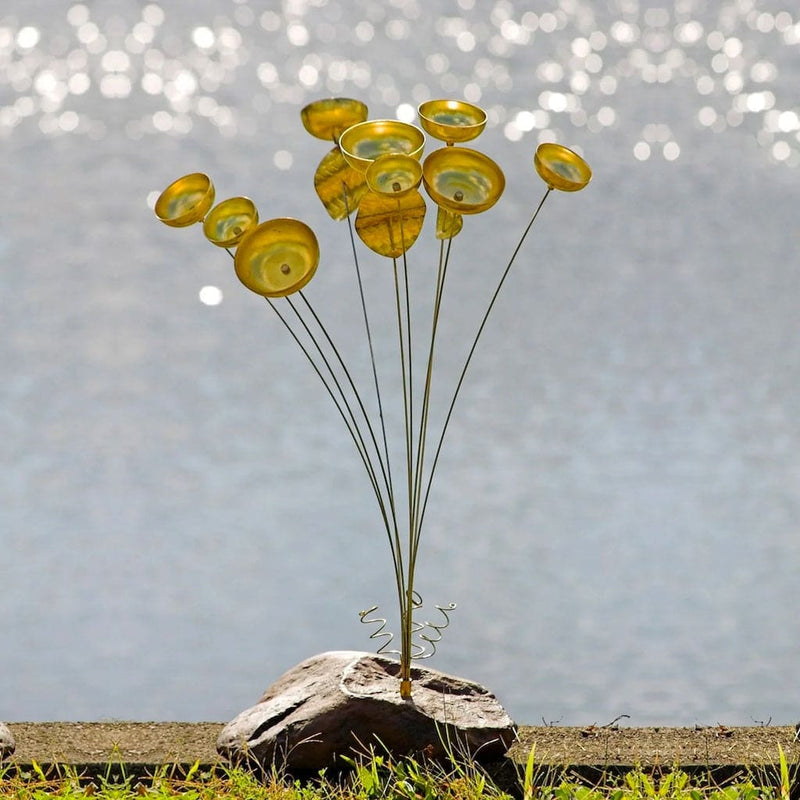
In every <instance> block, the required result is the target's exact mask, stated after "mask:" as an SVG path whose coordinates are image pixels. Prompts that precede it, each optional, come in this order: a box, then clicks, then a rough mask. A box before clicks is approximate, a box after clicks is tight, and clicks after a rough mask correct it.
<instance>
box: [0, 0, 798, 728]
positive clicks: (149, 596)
mask: <svg viewBox="0 0 800 800" xmlns="http://www.w3.org/2000/svg"><path fill="white" fill-rule="evenodd" d="M799 42H800V17H799V16H798V13H797V8H796V7H795V6H793V4H791V3H788V2H786V1H785V0H735V1H734V2H722V3H705V2H701V0H675V2H662V3H658V2H637V0H611V2H608V3H605V2H604V3H593V2H588V0H541V2H531V3H516V2H508V0H490V2H483V0H458V2H456V0H424V1H423V0H392V1H390V2H373V1H372V0H360V1H359V2H353V3H349V2H348V3H345V2H343V0H341V1H340V0H284V2H282V3H277V2H275V3H266V2H262V3H258V2H254V0H240V1H238V2H233V1H232V0H214V2H211V1H210V0H195V1H194V2H192V3H182V4H177V3H168V2H162V3H143V2H142V3H140V2H132V0H116V2H115V1H114V0H97V2H91V3H86V4H71V3H63V2H58V0H51V1H50V2H45V1H44V0H5V2H4V3H3V5H2V9H0V153H1V154H2V157H1V158H0V179H2V185H3V187H4V188H3V191H2V193H0V257H1V258H2V269H1V270H0V302H2V314H1V315H0V364H1V365H2V374H3V380H2V382H1V383H0V459H1V460H0V598H2V603H0V606H1V608H2V612H1V613H0V643H1V644H0V686H1V687H2V689H0V719H2V718H4V719H10V720H21V719H25V720H33V721H36V720H77V719H89V720H97V719H109V718H116V719H130V720H186V721H196V720H227V719H229V718H231V717H232V716H233V715H235V714H236V713H238V711H239V710H241V709H242V708H244V707H246V706H248V705H250V704H251V703H253V702H255V700H256V699H257V698H258V696H259V695H260V693H261V691H262V690H263V689H264V688H265V687H266V686H267V685H268V684H269V683H271V682H272V680H274V679H275V678H276V677H277V676H278V675H279V674H280V673H282V672H283V671H284V670H286V669H288V668H289V667H291V666H293V665H294V664H296V663H297V662H299V661H300V660H302V659H303V658H306V657H307V656H310V655H313V654H314V653H318V652H321V651H323V650H328V649H351V648H352V649H370V644H371V643H370V642H369V641H368V639H367V634H368V631H366V630H365V628H364V627H363V626H361V625H360V624H359V622H358V616H357V612H358V611H359V610H361V609H363V608H365V607H367V606H370V605H372V604H374V603H379V604H380V605H381V607H382V608H383V609H384V610H385V611H386V612H387V615H388V616H389V617H390V620H391V624H392V627H396V623H395V622H394V618H395V611H394V601H393V596H392V590H391V586H392V573H391V567H390V558H389V548H388V546H387V542H386V539H385V535H384V534H383V533H382V530H381V523H380V517H379V515H378V511H377V507H376V506H375V503H374V498H373V496H372V495H371V492H370V489H369V485H368V482H367V480H366V477H365V475H364V474H363V469H362V466H361V464H360V462H359V460H358V457H357V455H356V452H355V449H354V448H353V446H352V443H351V441H350V440H349V439H348V437H347V435H346V432H345V430H344V428H343V426H342V424H341V420H340V419H339V418H338V416H337V414H336V412H335V410H334V409H333V406H332V405H331V403H330V401H329V398H328V397H327V396H326V395H325V394H324V392H323V391H322V389H321V386H319V385H318V384H317V378H316V376H315V375H314V374H313V372H312V371H311V370H310V369H309V367H308V365H307V364H306V363H305V362H304V361H303V360H302V358H301V357H300V354H299V353H298V352H296V347H295V345H294V343H293V342H292V341H291V340H290V338H289V337H288V335H286V332H285V331H284V330H283V329H282V328H281V326H280V324H279V322H278V321H277V319H276V318H275V317H274V315H272V314H271V313H270V312H269V309H268V308H267V307H266V305H265V304H264V302H263V300H260V299H259V298H258V297H257V296H256V295H254V294H251V293H249V292H248V291H247V290H246V289H244V287H242V286H241V284H239V283H238V281H237V279H236V277H235V274H234V272H233V270H232V268H231V262H230V259H229V257H228V255H227V254H226V253H225V252H224V251H222V250H218V249H216V248H214V247H213V246H211V245H210V244H209V243H207V242H206V241H205V239H204V238H203V236H202V232H201V231H200V229H199V228H189V229H184V230H174V229H168V228H166V227H164V226H162V225H160V224H159V223H158V222H157V221H156V219H155V217H154V216H153V211H152V205H153V203H154V201H155V197H156V196H157V195H158V193H159V192H160V191H161V189H163V188H164V187H165V186H166V185H167V184H168V183H170V182H171V181H172V180H174V179H175V178H177V177H178V176H180V175H182V174H185V173H188V172H193V171H198V170H199V171H204V172H207V173H208V174H209V175H210V176H211V177H212V179H213V181H214V182H215V184H216V187H217V197H218V198H219V199H222V198H224V197H228V196H231V195H237V194H244V195H248V196H250V197H252V198H253V199H254V200H255V202H256V204H257V205H258V207H259V210H260V213H261V218H262V219H269V218H270V217H279V216H295V217H298V218H300V219H303V220H304V221H305V222H307V223H308V224H309V225H311V226H312V228H313V229H314V230H315V232H316V234H317V237H318V239H319V241H320V246H321V250H322V260H321V265H320V268H319V271H318V273H317V276H316V277H315V278H314V281H313V282H312V283H311V284H309V287H308V289H307V290H306V293H307V295H308V297H309V298H310V299H311V300H312V302H314V304H315V306H316V307H317V308H318V309H319V310H320V312H321V314H322V316H323V317H324V318H325V320H326V321H327V322H328V324H329V327H330V328H331V331H332V333H333V334H334V336H335V338H336V340H337V342H339V343H340V345H341V348H342V350H343V351H344V352H345V353H346V354H347V355H348V358H349V359H350V360H351V363H352V364H353V369H354V372H355V373H356V375H357V377H358V380H359V381H361V382H364V383H365V385H366V386H369V380H370V372H369V368H368V362H367V359H366V348H365V344H364V337H363V331H362V328H361V325H360V323H359V316H358V314H359V306H358V302H357V294H356V284H355V277H354V272H353V267H352V257H351V252H350V242H349V238H348V233H347V226H346V224H345V223H335V222H333V221H332V220H331V219H329V218H328V216H327V215H326V213H325V211H324V209H323V208H322V206H321V205H320V203H319V201H318V200H317V198H316V196H315V195H314V190H313V185H312V179H313V175H314V171H315V169H316V166H317V164H318V162H319V161H320V159H321V158H322V156H323V155H324V154H325V153H326V152H327V151H328V149H329V147H328V145H326V144H325V143H324V142H321V141H319V140H316V139H313V138H312V137H310V136H309V135H308V134H306V133H305V131H304V130H303V128H302V125H301V122H300V117H299V111H300V109H301V108H302V107H303V106H304V105H305V104H306V103H308V102H310V101H312V100H315V99H318V98H321V97H325V96H336V95H343V96H351V97H356V98H358V99H361V100H363V101H364V102H366V103H367V104H368V106H369V109H370V116H371V117H373V118H380V117H395V116H398V117H400V118H403V119H409V120H410V119H412V118H413V113H414V110H415V108H416V106H417V105H418V104H419V103H420V102H422V101H424V100H426V99H429V98H434V97H456V98H463V99H467V100H469V101H471V102H475V103H478V104H479V105H481V106H482V107H483V108H485V109H486V111H487V113H488V116H489V123H488V125H487V129H486V131H485V132H484V133H483V134H482V136H481V138H480V139H478V140H476V142H475V143H474V145H475V147H477V149H479V150H482V151H483V152H485V153H487V154H488V155H490V156H491V157H492V158H494V159H495V160H496V161H497V162H498V163H499V164H500V166H501V167H502V168H503V170H504V171H505V174H506V177H507V188H506V192H505V195H504V196H503V198H502V199H501V200H500V202H499V203H498V204H497V205H496V206H495V207H494V208H493V209H491V210H490V211H488V212H486V213H485V214H483V215H480V216H476V217H472V218H468V219H466V220H465V225H464V230H463V232H462V233H461V234H460V235H459V236H458V237H457V238H456V239H455V240H454V242H453V251H452V255H451V270H450V274H449V276H448V286H447V295H446V298H445V302H444V308H443V318H442V323H441V324H442V328H441V331H440V337H441V338H440V343H441V349H440V357H439V361H438V363H437V367H436V369H437V372H436V383H435V399H434V407H433V411H432V424H433V425H434V427H435V426H436V425H438V424H441V417H442V413H443V411H444V409H445V408H446V401H447V400H448V399H449V392H450V391H452V387H453V382H454V380H455V377H456V376H457V373H458V369H459V368H460V366H461V364H462V363H463V359H464V357H465V355H466V351H467V347H468V345H469V342H470V341H471V339H472V336H473V335H474V332H475V330H476V327H477V322H478V319H479V315H480V314H481V313H482V312H483V310H484V308H485V306H486V303H487V302H488V299H489V297H490V296H491V292H492V291H493V289H494V286H495V284H496V281H497V279H498V278H499V275H500V273H501V271H502V269H503V267H504V266H505V264H506V263H507V260H508V257H509V256H510V254H511V252H512V250H513V248H514V246H515V244H516V242H517V240H518V237H519V235H520V234H521V232H522V229H523V228H524V226H525V224H526V222H527V220H528V218H529V217H530V214H531V212H532V210H533V209H534V207H535V205H536V204H537V203H538V201H539V199H540V197H541V195H542V194H543V191H544V184H543V183H542V182H541V180H540V179H539V177H538V176H537V175H536V173H535V171H534V169H533V166H532V159H533V153H534V151H535V149H536V146H537V144H538V143H539V142H541V141H558V142H560V143H562V144H565V145H567V146H569V147H572V148H574V149H576V150H577V151H578V152H580V153H582V154H583V155H584V157H585V158H586V159H587V161H588V162H589V164H590V165H591V167H592V168H593V170H594V178H593V181H592V183H591V184H590V185H589V186H588V187H587V188H586V189H585V190H584V191H582V192H580V193H577V194H574V195H568V194H563V193H553V195H552V196H551V197H550V198H549V199H548V202H547V203H546V205H545V207H544V209H543V211H542V214H541V215H540V218H539V220H538V221H537V223H536V225H535V226H534V228H533V230H532V232H531V235H530V237H529V239H528V240H527V242H526V244H525V246H524V249H523V250H522V252H521V254H520V256H519V259H518V261H517V262H516V263H515V267H514V270H513V271H512V273H511V275H510V277H509V280H508V283H507V284H506V287H505V289H504V292H503V294H501V296H500V299H499V300H498V304H497V306H496V308H495V311H494V316H493V317H492V318H491V319H490V322H489V325H488V326H487V329H486V331H485V335H484V337H483V338H482V340H481V343H480V345H479V348H478V351H477V353H476V356H475V359H474V362H473V365H472V367H471V371H470V373H469V375H468V379H467V382H466V384H465V387H464V390H463V393H462V395H461V397H460V400H459V405H458V406H457V408H456V414H455V416H454V420H453V423H452V426H451V428H450V431H449V434H448V437H449V438H448V440H447V442H446V443H445V448H444V451H443V456H442V459H441V461H440V467H439V473H438V477H437V483H436V484H435V486H434V492H433V494H432V498H431V504H430V507H429V510H428V513H427V519H426V526H427V527H426V530H425V532H424V535H423V543H422V550H421V555H420V559H421V560H420V579H419V580H420V590H421V592H422V594H423V595H424V597H425V599H426V602H427V603H428V605H430V604H431V603H434V602H438V603H448V602H450V601H455V602H457V603H458V605H459V607H458V610H457V611H456V612H455V613H454V614H453V622H452V626H451V628H450V629H449V630H448V631H447V632H446V636H445V641H444V642H443V644H442V646H441V648H440V650H439V653H437V655H436V658H435V659H434V661H433V662H432V666H435V667H438V668H440V669H443V670H446V671H450V672H454V673H456V674H463V675H465V676H468V677H470V678H473V679H475V680H478V681H481V682H483V683H485V684H486V685H487V686H489V687H490V688H491V689H492V690H493V691H494V692H495V693H496V694H497V695H498V697H499V698H500V700H501V701H502V702H503V703H504V704H505V706H506V707H507V709H508V710H509V712H510V713H511V715H512V716H513V717H514V718H515V719H516V720H517V721H518V722H520V723H525V724H535V723H539V722H541V721H542V720H543V719H544V720H546V721H548V722H550V721H556V720H561V721H562V722H563V724H588V723H593V722H594V723H598V724H603V723H606V722H608V721H610V720H611V719H612V718H614V717H616V716H617V715H619V714H628V715H630V720H626V722H629V723H630V724H638V725H646V724H664V725H666V724H672V725H684V724H685V725H691V724H694V723H702V724H705V723H710V724H713V723H717V722H721V723H725V724H752V723H753V721H754V720H755V721H767V720H769V719H770V718H771V719H772V721H773V723H788V722H793V721H795V720H796V719H797V718H798V715H800V695H799V694H798V682H797V661H798V655H800V654H799V653H798V630H797V604H798V593H797V586H798V575H799V574H800V573H799V570H800V530H799V526H800V391H799V389H800V325H799V321H800V311H799V309H800V258H798V248H799V247H800V226H798V208H800V204H798V197H799V196H800V193H799V192H798V187H799V186H800V116H799V115H800V105H799V104H798V103H799V100H798V86H800V58H799V57H798V56H800V46H799V44H798V43H799ZM436 144H437V143H435V142H433V141H429V143H428V149H429V150H430V149H432V148H433V147H434V146H436ZM428 205H429V212H428V217H429V219H428V220H427V222H426V229H425V231H424V232H423V235H422V237H421V238H420V241H419V242H418V243H417V244H416V245H415V246H414V248H413V249H412V250H411V251H410V252H409V256H410V268H411V273H412V281H413V282H414V286H415V287H416V288H417V290H418V292H419V294H415V306H414V310H415V314H419V315H420V317H419V318H420V319H426V318H427V317H426V315H427V313H428V309H429V304H430V300H431V296H432V290H430V289H429V288H426V287H430V286H431V285H432V284H429V283H427V281H430V280H432V278H433V275H434V274H435V267H436V258H437V255H438V250H437V247H436V243H435V240H434V236H433V230H432V224H433V219H434V216H435V215H434V213H433V212H432V211H431V210H430V207H431V206H432V203H430V202H429V203H428ZM361 259H362V261H361V263H362V269H363V272H364V279H365V284H366V287H365V288H366V291H367V297H368V301H369V303H370V307H371V308H374V309H375V312H374V313H375V320H376V322H375V326H376V331H375V335H376V346H377V348H378V352H379V357H380V358H382V359H383V360H384V361H387V360H388V359H390V358H391V355H392V354H393V353H394V352H395V349H394V342H395V339H394V336H395V332H394V328H393V327H392V326H391V325H390V324H388V322H387V320H390V319H391V315H390V313H388V312H390V311H392V306H391V305H388V311H386V310H384V311H381V310H380V309H386V308H387V306H386V303H387V302H390V301H391V300H392V295H391V292H392V288H391V287H392V284H391V282H390V281H391V279H390V266H389V265H388V262H386V261H385V260H382V259H380V258H379V257H377V256H372V255H371V254H369V253H368V252H367V251H366V250H363V251H362V254H361ZM425 324H427V323H425ZM420 330H422V328H420ZM381 354H383V355H381ZM385 380H386V386H387V388H386V393H387V395H386V396H387V397H394V398H395V399H396V398H397V391H398V389H397V382H396V379H395V378H393V377H392V376H391V374H388V373H387V375H386V377H385Z"/></svg>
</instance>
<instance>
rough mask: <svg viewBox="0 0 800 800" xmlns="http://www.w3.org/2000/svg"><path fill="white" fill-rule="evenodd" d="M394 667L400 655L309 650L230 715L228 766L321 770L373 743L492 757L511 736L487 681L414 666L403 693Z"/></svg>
mask: <svg viewBox="0 0 800 800" xmlns="http://www.w3.org/2000/svg"><path fill="white" fill-rule="evenodd" d="M399 670H400V665H399V663H398V662H397V661H393V660H392V659H389V658H385V657H383V656H377V655H373V654H371V653H360V652H353V651H334V652H329V653H322V654H321V655H318V656H313V657H312V658H309V659H308V660H306V661H303V662H302V663H301V664H298V665H297V666H296V667H294V668H293V669H291V670H289V671H288V672H286V673H285V674H284V675H283V676H281V677H280V678H279V679H278V680H277V681H276V682H275V683H274V684H273V685H272V686H271V687H270V688H269V689H267V691H266V692H265V693H264V695H263V696H262V697H261V700H260V701H259V702H258V704H257V705H254V706H252V707H251V708H248V709H246V710H245V711H242V713H241V714H239V715H238V716H237V717H236V718H235V719H233V720H231V722H229V723H228V724H227V725H226V726H225V727H224V728H223V729H222V732H221V733H220V735H219V738H218V739H217V751H218V752H219V753H220V755H222V756H224V757H225V758H227V759H228V760H230V761H232V762H234V763H241V762H245V761H249V762H251V763H252V762H257V763H258V764H261V765H269V764H272V763H273V762H274V763H276V764H280V765H283V766H286V767H288V768H289V769H295V770H318V769H321V768H323V767H328V766H341V765H342V762H341V761H340V760H339V759H338V757H339V756H340V755H343V754H344V755H353V754H354V753H364V752H366V749H367V748H368V747H370V746H375V747H376V749H377V750H378V751H379V752H381V751H382V748H381V745H382V746H383V747H385V748H386V749H387V750H388V751H389V752H391V753H392V754H393V755H395V756H398V755H405V754H410V753H418V752H424V753H425V754H426V755H427V756H429V757H432V758H443V757H446V755H447V749H448V747H449V748H450V749H452V750H456V751H460V752H464V751H465V750H466V751H468V752H469V754H470V755H471V756H472V757H473V758H477V759H484V760H490V759H495V758H498V757H500V756H502V755H503V754H504V753H505V752H506V750H507V749H508V748H509V747H510V746H511V744H512V743H513V742H514V740H515V737H516V725H515V724H514V722H513V720H512V719H511V718H510V717H509V716H508V714H506V712H505V710H504V709H503V707H502V706H501V705H500V704H499V703H498V701H497V699H496V698H495V697H494V695H493V694H491V693H490V692H489V691H488V690H487V689H486V688H484V687H483V686H480V685H479V684H477V683H473V682H471V681H467V680H464V679H463V678H456V677H453V676H451V675H447V674H445V673H443V672H437V671H435V670H430V669H424V668H420V667H414V669H413V672H412V678H413V687H412V696H411V698H410V699H408V700H403V699H402V698H401V697H400V680H399V677H398V675H399ZM376 738H377V739H378V740H379V741H380V744H378V742H376Z"/></svg>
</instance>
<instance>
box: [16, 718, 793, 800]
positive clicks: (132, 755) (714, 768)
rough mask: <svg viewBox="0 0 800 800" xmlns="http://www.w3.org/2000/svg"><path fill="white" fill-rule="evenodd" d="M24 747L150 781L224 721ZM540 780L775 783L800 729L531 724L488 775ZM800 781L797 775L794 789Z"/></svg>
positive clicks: (206, 750)
mask: <svg viewBox="0 0 800 800" xmlns="http://www.w3.org/2000/svg"><path fill="white" fill-rule="evenodd" d="M7 724H8V727H9V728H10V729H11V731H12V733H13V734H14V737H15V738H16V741H17V750H16V752H15V754H14V755H13V756H12V758H11V759H9V762H8V763H9V764H10V765H11V768H12V770H14V771H21V772H28V771H30V768H31V765H32V763H33V762H34V761H35V762H36V763H38V764H39V765H41V766H42V767H43V768H44V769H45V772H46V773H50V774H52V775H55V774H57V771H58V768H59V765H66V766H68V767H69V768H70V769H74V770H76V771H77V772H78V773H79V774H84V775H86V777H87V778H91V779H95V778H106V779H108V780H109V781H110V782H113V783H119V782H121V781H123V780H124V778H125V777H127V778H133V779H134V781H136V780H141V779H146V778H147V777H148V776H150V775H153V774H155V773H157V772H159V771H160V770H163V769H166V770H167V773H168V774H171V775H173V776H174V777H176V778H179V777H181V776H183V775H185V774H186V772H187V771H188V769H189V768H190V767H191V766H192V765H193V764H195V763H196V762H199V764H200V765H201V771H209V770H213V769H217V768H219V767H220V766H221V765H222V762H221V760H220V759H219V758H218V756H217V753H216V748H215V743H216V739H217V735H218V734H219V732H220V730H221V729H222V727H223V723H220V722H200V723H179V722H117V721H111V722H43V723H29V722H16V723H14V722H9V723H7ZM534 744H535V746H536V751H535V763H536V767H537V774H538V775H539V776H540V779H542V780H546V779H547V777H548V776H550V777H551V779H553V780H558V779H559V778H560V776H561V775H562V774H563V772H564V770H565V769H566V770H567V773H568V774H569V775H571V776H572V777H573V778H574V779H576V780H582V781H589V782H594V781H596V780H597V779H598V778H599V777H600V776H601V775H603V774H606V775H609V774H624V773H625V772H627V771H629V770H631V769H634V768H635V767H637V766H639V767H641V768H643V769H645V770H647V771H649V772H651V773H653V774H655V775H659V774H661V773H663V772H666V771H669V770H670V769H671V768H673V767H674V766H677V767H679V768H680V769H682V770H684V771H686V772H689V773H690V774H695V775H697V774H701V775H705V776H708V777H709V778H710V779H712V780H714V781H716V782H718V783H726V782H729V781H731V780H736V779H742V778H744V777H745V776H746V775H747V774H748V772H755V773H756V775H758V776H760V777H762V778H763V780H765V781H767V782H770V783H771V782H773V780H774V779H775V777H776V776H777V774H778V753H779V746H780V747H782V748H783V751H784V753H785V754H786V757H787V760H788V761H789V763H790V767H791V768H792V769H793V771H794V772H795V773H796V772H797V765H798V762H800V741H798V740H797V739H796V734H795V729H794V728H792V727H789V726H781V727H778V726H776V727H771V726H762V727H748V728H725V727H722V726H715V727H696V728H626V727H618V726H605V727H594V726H590V727H587V728H572V727H557V726H554V727H521V728H520V731H519V742H518V743H517V744H515V745H514V746H513V747H512V748H511V750H510V751H509V754H508V757H507V758H505V759H504V760H503V761H502V762H497V763H496V764H492V765H489V767H488V769H487V771H488V772H489V774H490V775H491V776H492V778H494V779H495V780H496V782H497V783H498V785H500V786H501V788H504V789H506V790H507V791H510V792H513V791H514V790H515V787H517V786H518V783H519V777H518V776H520V775H522V774H523V773H524V769H525V764H526V761H527V759H528V754H529V753H530V750H531V747H532V746H533V745H534ZM799 786H800V784H798V783H797V781H795V785H794V787H793V788H794V791H793V795H794V796H798V791H797V790H798V787H799Z"/></svg>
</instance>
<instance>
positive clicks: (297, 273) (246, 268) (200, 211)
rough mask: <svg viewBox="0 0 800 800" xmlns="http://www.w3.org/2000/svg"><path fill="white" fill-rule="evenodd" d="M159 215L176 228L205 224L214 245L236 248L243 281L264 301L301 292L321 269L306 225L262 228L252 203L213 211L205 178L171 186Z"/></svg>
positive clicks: (232, 202) (238, 201) (286, 221)
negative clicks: (318, 268)
mask: <svg viewBox="0 0 800 800" xmlns="http://www.w3.org/2000/svg"><path fill="white" fill-rule="evenodd" d="M212 206H213V207H212ZM155 212H156V216H157V217H158V218H159V219H160V220H161V221H162V222H163V223H165V224H166V225H170V226H172V227H175V228H183V227H186V226H188V225H193V224H195V223H198V222H201V223H202V224H203V233H204V234H205V236H206V238H207V239H208V240H209V241H210V242H211V243H212V244H215V245H217V246H218V247H224V248H225V249H226V250H228V251H231V250H233V249H234V248H235V250H236V253H235V255H234V269H235V270H236V274H237V276H238V277H239V280H240V281H241V282H242V283H243V284H244V285H245V286H246V287H247V288H248V289H250V290H251V291H253V292H255V293H256V294H260V295H264V296H265V297H284V296H285V295H288V294H292V293H293V292H297V291H299V290H300V289H302V288H303V287H304V286H305V285H306V284H307V283H308V282H309V281H310V280H311V278H312V277H313V276H314V273H315V272H316V269H317V265H318V264H319V244H318V243H317V237H316V236H314V232H313V231H312V230H311V228H309V227H308V225H306V224H305V223H304V222H300V220H296V219H290V218H285V217H284V218H280V219H271V220H269V221H268V222H263V223H262V224H261V225H259V224H258V210H257V209H256V207H255V205H254V203H253V201H252V200H250V199H249V198H248V197H231V198H229V199H227V200H223V201H222V202H221V203H218V204H217V205H216V206H215V205H214V184H213V183H212V182H211V178H209V177H208V175H206V174H204V173H202V172H195V173H192V174H191V175H184V176H183V177H182V178H178V180H176V181H175V182H174V183H171V184H170V185H169V186H168V187H167V188H166V189H164V191H163V192H162V193H161V195H160V196H159V198H158V200H156V205H155Z"/></svg>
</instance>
